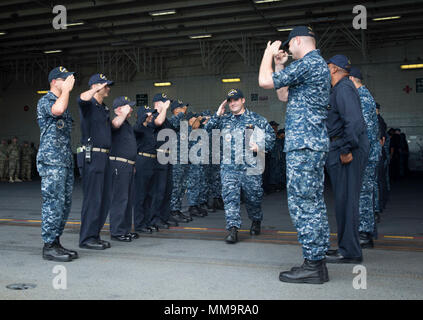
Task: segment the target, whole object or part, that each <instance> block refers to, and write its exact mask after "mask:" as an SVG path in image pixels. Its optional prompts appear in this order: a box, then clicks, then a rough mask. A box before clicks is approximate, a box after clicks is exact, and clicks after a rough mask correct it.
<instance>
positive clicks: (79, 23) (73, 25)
mask: <svg viewBox="0 0 423 320" xmlns="http://www.w3.org/2000/svg"><path fill="white" fill-rule="evenodd" d="M83 24H85V22H74V23H68V24H66V27H75V26H82V25H83Z"/></svg>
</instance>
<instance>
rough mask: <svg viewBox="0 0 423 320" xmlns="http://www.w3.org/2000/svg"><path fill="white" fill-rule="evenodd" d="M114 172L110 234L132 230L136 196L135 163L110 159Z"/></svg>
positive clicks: (116, 234) (118, 234)
mask: <svg viewBox="0 0 423 320" xmlns="http://www.w3.org/2000/svg"><path fill="white" fill-rule="evenodd" d="M110 169H111V172H112V202H111V204H110V234H111V235H112V236H120V235H125V234H128V233H129V232H131V227H132V205H133V197H134V165H132V164H129V163H124V162H120V161H110Z"/></svg>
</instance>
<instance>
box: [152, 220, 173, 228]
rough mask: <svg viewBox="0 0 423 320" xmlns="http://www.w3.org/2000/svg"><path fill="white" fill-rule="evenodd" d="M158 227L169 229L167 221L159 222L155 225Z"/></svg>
mask: <svg viewBox="0 0 423 320" xmlns="http://www.w3.org/2000/svg"><path fill="white" fill-rule="evenodd" d="M154 226H155V227H156V228H157V229H169V227H170V226H169V225H168V224H167V223H163V222H157V223H156V224H155V225H154Z"/></svg>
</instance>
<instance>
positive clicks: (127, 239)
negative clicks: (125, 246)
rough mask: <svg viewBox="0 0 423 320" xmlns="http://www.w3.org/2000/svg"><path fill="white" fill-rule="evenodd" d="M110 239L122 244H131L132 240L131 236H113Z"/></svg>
mask: <svg viewBox="0 0 423 320" xmlns="http://www.w3.org/2000/svg"><path fill="white" fill-rule="evenodd" d="M110 239H112V240H115V241H121V242H131V241H132V239H131V237H130V236H128V235H125V234H123V235H120V236H111V237H110Z"/></svg>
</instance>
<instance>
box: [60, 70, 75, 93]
mask: <svg viewBox="0 0 423 320" xmlns="http://www.w3.org/2000/svg"><path fill="white" fill-rule="evenodd" d="M74 84H75V77H74V76H73V74H72V75H70V76H68V77H67V78H66V79H65V81H63V85H62V91H67V92H71V91H72V89H73V85H74Z"/></svg>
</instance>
